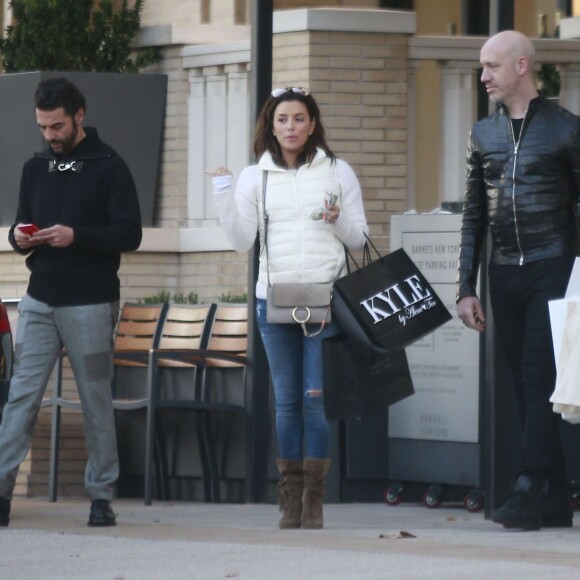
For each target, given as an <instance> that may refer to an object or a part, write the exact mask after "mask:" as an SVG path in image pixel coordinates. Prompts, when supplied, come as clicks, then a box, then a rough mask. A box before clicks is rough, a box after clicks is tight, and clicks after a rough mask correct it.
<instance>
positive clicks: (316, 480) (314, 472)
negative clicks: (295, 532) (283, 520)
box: [300, 459, 330, 530]
mask: <svg viewBox="0 0 580 580" xmlns="http://www.w3.org/2000/svg"><path fill="white" fill-rule="evenodd" d="M329 469H330V459H305V460H304V493H303V495H302V519H301V521H300V525H301V527H302V528H305V529H307V530H314V529H318V528H321V527H322V526H323V523H324V520H323V517H322V500H323V499H324V478H325V477H326V474H327V473H328V470H329Z"/></svg>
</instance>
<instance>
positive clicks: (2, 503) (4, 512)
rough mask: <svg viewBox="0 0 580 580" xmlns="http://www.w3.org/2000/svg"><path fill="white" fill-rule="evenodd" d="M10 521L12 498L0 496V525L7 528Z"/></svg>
mask: <svg viewBox="0 0 580 580" xmlns="http://www.w3.org/2000/svg"><path fill="white" fill-rule="evenodd" d="M9 522H10V500H9V499H4V498H3V497H0V526H1V527H3V528H6V527H7V526H8V523H9Z"/></svg>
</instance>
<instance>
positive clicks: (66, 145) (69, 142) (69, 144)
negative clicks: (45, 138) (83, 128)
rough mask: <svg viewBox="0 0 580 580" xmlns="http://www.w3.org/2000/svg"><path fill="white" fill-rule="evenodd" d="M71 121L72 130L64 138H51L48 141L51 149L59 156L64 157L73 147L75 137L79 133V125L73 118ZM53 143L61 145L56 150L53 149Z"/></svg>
mask: <svg viewBox="0 0 580 580" xmlns="http://www.w3.org/2000/svg"><path fill="white" fill-rule="evenodd" d="M72 123H73V126H72V131H71V133H70V135H69V136H68V137H67V138H66V139H53V140H52V141H50V146H51V148H52V150H53V151H54V152H55V153H56V154H57V155H58V156H59V157H64V156H65V155H67V154H68V153H70V151H71V150H72V148H73V145H74V142H75V140H76V138H77V135H78V133H79V126H78V124H77V122H76V121H75V120H74V119H73V121H72ZM55 144H56V145H60V146H61V149H60V151H57V150H55V149H54V145H55Z"/></svg>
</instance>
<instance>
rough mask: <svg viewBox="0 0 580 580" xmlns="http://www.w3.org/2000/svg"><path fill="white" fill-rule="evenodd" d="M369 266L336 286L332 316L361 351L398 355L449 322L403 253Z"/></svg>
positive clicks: (367, 258) (368, 258)
mask: <svg viewBox="0 0 580 580" xmlns="http://www.w3.org/2000/svg"><path fill="white" fill-rule="evenodd" d="M368 242H369V243H370V245H371V247H372V248H373V249H374V251H375V252H376V254H377V256H378V258H377V259H376V260H375V261H374V262H373V261H371V256H370V250H369V246H368V244H367V246H366V247H365V258H364V260H363V265H362V267H359V265H358V264H357V263H356V261H355V260H354V259H353V258H352V256H351V255H350V253H348V251H347V261H348V260H349V258H350V260H351V261H352V262H353V263H354V264H355V269H354V270H353V271H350V272H349V274H347V275H346V276H345V277H344V278H340V279H339V280H337V281H336V282H335V283H334V288H333V297H332V316H333V320H336V321H337V322H338V324H339V325H340V327H341V328H342V329H343V330H344V332H345V333H346V334H347V335H348V336H349V337H350V338H351V339H352V341H353V344H354V345H355V346H356V347H357V348H369V347H375V348H379V349H385V350H391V351H392V350H397V349H401V348H404V347H405V346H408V345H409V344H411V343H412V342H414V341H416V340H419V339H420V338H421V337H423V336H425V335H426V334H429V333H430V332H433V331H434V330H435V329H436V328H438V327H439V326H441V325H442V324H444V323H445V322H447V321H448V320H451V314H450V313H449V311H448V310H447V308H446V307H445V304H443V302H442V301H441V299H440V298H439V296H437V294H436V293H435V290H433V288H432V287H431V285H430V284H429V283H428V282H427V280H426V279H425V277H424V276H423V274H421V272H420V271H419V269H418V268H417V266H416V265H415V264H414V262H413V261H412V260H411V258H409V256H408V255H407V253H406V252H405V250H403V249H400V250H396V251H394V252H392V253H390V254H388V255H386V256H381V255H380V254H379V253H378V251H377V250H376V248H375V247H374V245H373V244H372V242H370V240H368Z"/></svg>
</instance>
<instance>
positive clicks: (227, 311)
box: [207, 304, 248, 367]
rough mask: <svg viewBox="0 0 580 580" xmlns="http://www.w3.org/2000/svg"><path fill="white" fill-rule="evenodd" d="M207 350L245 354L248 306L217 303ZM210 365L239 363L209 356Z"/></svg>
mask: <svg viewBox="0 0 580 580" xmlns="http://www.w3.org/2000/svg"><path fill="white" fill-rule="evenodd" d="M207 348H208V350H215V351H221V352H224V353H226V354H236V355H240V356H244V357H245V356H246V355H247V351H248V306H247V305H246V304H218V305H217V308H216V313H215V316H214V322H213V325H212V328H211V333H210V336H209V340H208V345H207ZM207 364H208V366H211V367H237V366H241V365H240V364H239V363H236V362H233V361H225V360H219V359H212V358H209V359H208V362H207Z"/></svg>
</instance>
